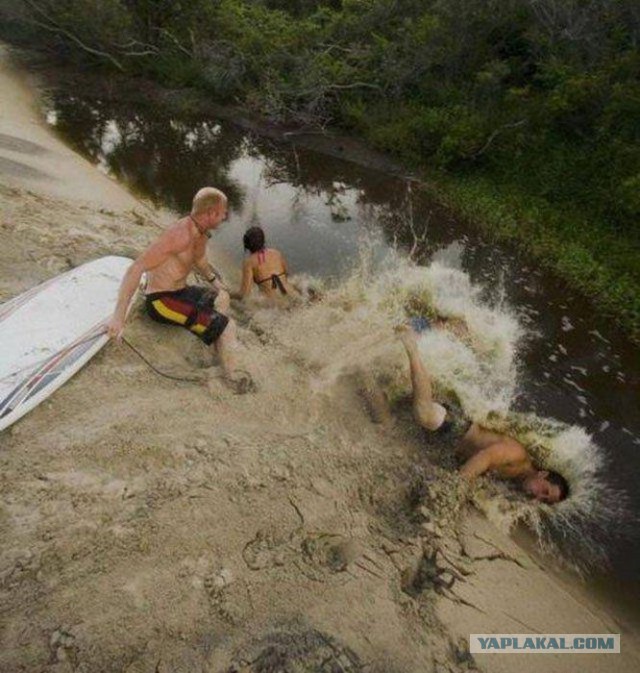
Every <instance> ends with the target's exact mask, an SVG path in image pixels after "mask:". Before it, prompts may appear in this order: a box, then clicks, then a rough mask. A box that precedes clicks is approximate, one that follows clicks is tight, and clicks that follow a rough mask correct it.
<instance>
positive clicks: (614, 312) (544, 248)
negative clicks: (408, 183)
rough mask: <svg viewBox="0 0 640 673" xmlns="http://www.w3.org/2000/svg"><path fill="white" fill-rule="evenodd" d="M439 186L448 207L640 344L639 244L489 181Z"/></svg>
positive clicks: (443, 180) (452, 179) (449, 180)
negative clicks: (534, 263) (548, 273)
mask: <svg viewBox="0 0 640 673" xmlns="http://www.w3.org/2000/svg"><path fill="white" fill-rule="evenodd" d="M436 186H437V189H438V198H440V199H441V200H442V201H444V203H445V204H446V205H447V206H448V207H450V208H451V209H453V210H454V211H456V212H457V213H459V214H460V215H462V216H463V217H465V219H467V220H470V221H471V222H473V223H474V224H476V225H478V226H479V227H480V228H481V229H483V230H484V231H486V232H487V233H489V234H492V235H495V236H496V238H498V239H501V240H507V241H511V242H513V243H515V244H516V245H517V246H518V247H519V248H520V249H522V250H524V251H526V252H527V253H529V254H531V255H533V256H534V257H536V258H537V259H538V260H539V261H540V263H541V264H542V265H543V266H545V267H547V268H549V269H551V270H552V271H554V272H555V273H557V274H558V275H559V276H560V277H561V278H562V279H563V280H565V281H566V282H567V284H568V285H569V286H571V287H572V288H575V289H577V290H579V291H580V292H582V293H583V294H585V295H587V296H588V297H590V298H591V299H592V300H593V302H594V305H595V306H596V307H597V308H598V309H599V311H601V312H602V313H603V314H604V315H607V316H610V317H611V318H612V319H614V321H615V322H616V323H618V324H619V325H620V326H621V327H622V328H623V329H624V330H625V331H627V332H628V333H629V336H630V338H631V339H632V340H633V341H634V342H636V343H640V241H638V240H637V239H634V238H633V237H631V236H628V235H626V236H625V235H623V234H618V235H616V234H614V233H612V231H611V230H610V229H609V228H607V227H606V226H605V224H604V223H598V222H597V221H594V220H592V219H590V218H588V217H587V216H585V214H584V213H580V212H579V211H576V212H571V213H569V212H565V211H563V210H561V209H560V208H558V207H557V206H554V205H552V204H549V203H548V202H546V201H545V200H544V199H540V198H536V197H532V196H531V195H528V194H526V193H523V192H522V191H521V190H519V189H517V188H514V187H509V186H499V185H498V184H497V181H495V180H491V179H490V178H488V177H486V176H477V175H476V176H471V177H469V176H459V175H458V176H440V177H439V178H437V179H436Z"/></svg>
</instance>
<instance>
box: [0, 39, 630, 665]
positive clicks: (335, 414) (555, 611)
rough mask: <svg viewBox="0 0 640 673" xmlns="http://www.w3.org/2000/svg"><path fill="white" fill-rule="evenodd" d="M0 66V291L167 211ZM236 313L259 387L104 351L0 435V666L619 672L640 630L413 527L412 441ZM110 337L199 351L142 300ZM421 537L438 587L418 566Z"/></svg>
mask: <svg viewBox="0 0 640 673" xmlns="http://www.w3.org/2000/svg"><path fill="white" fill-rule="evenodd" d="M0 57H1V59H2V60H1V62H0V86H1V87H2V89H1V90H2V92H3V96H2V102H1V103H0V194H1V195H2V199H1V205H0V244H1V245H0V278H1V279H2V280H1V285H0V299H5V298H8V297H10V296H13V295H15V294H17V293H19V292H21V291H22V290H24V289H26V288H28V287H31V286H32V285H34V284H36V283H37V282H40V281H42V280H44V279H45V278H48V277H50V276H52V275H54V274H56V273H59V272H61V271H63V270H65V269H67V268H69V266H75V265H77V264H80V263H82V262H84V261H87V260H88V259H92V258H95V257H97V256H100V255H104V254H128V255H133V254H135V253H136V251H138V250H140V249H141V248H142V247H143V246H144V245H145V244H146V243H147V242H148V241H149V240H151V238H152V237H153V236H154V235H155V233H156V232H157V229H156V228H155V226H154V225H153V224H152V223H151V217H154V218H156V219H158V220H159V221H162V220H163V219H164V218H165V217H166V216H167V214H166V213H165V214H156V213H150V212H149V211H148V209H147V207H146V206H145V205H144V204H141V203H140V202H139V201H137V200H136V199H135V198H134V197H133V196H131V195H130V194H129V193H128V192H127V191H126V190H125V189H124V188H123V187H122V186H120V185H118V184H116V183H114V182H113V181H112V180H110V179H108V178H107V177H105V176H104V175H102V174H101V173H100V172H99V171H98V170H97V169H96V168H94V167H93V166H91V165H90V164H88V163H87V162H86V161H84V160H83V159H81V158H80V157H78V156H77V155H75V154H74V153H73V152H71V151H70V150H69V149H68V148H66V147H65V146H64V145H63V144H62V143H60V142H59V141H58V140H57V139H56V138H55V136H53V135H52V134H51V133H50V131H49V130H48V129H47V128H46V127H45V125H44V124H43V123H42V122H41V120H40V117H39V114H38V111H37V106H36V102H37V101H36V99H35V98H34V96H33V95H32V93H31V91H32V88H31V87H30V86H26V85H25V83H24V75H23V74H22V73H16V72H15V71H13V70H12V68H11V66H10V64H9V63H8V60H7V53H6V51H3V52H1V54H0ZM213 244H214V246H215V240H214V242H213ZM215 261H216V262H218V261H219V258H218V257H217V256H215ZM223 264H224V262H223ZM239 318H240V321H241V323H242V327H241V330H240V336H241V340H242V342H243V347H244V357H245V358H246V359H247V360H248V361H249V364H250V365H251V366H252V368H253V369H254V370H255V372H256V375H257V379H258V383H259V385H260V390H259V392H258V393H257V394H255V395H251V396H235V395H233V394H231V393H230V392H229V391H228V390H227V389H226V388H224V387H223V386H221V385H218V384H217V383H216V381H215V379H214V381H213V383H212V385H211V386H209V387H207V386H205V385H197V384H186V383H185V384H182V383H175V382H171V381H167V380H164V379H160V378H158V377H157V376H156V375H155V374H153V373H152V372H151V371H150V370H149V369H148V368H147V367H146V366H145V365H144V364H143V363H142V362H141V361H140V360H139V359H137V358H136V357H135V355H133V354H132V353H131V352H130V351H128V350H126V349H125V348H123V347H117V346H114V345H110V346H108V347H107V348H106V349H105V350H104V351H103V352H102V353H101V354H99V355H98V356H97V357H96V358H95V359H94V360H93V361H92V362H91V363H90V364H89V365H88V366H87V367H85V368H84V369H83V370H82V372H80V373H79V374H78V375H77V376H76V377H75V378H74V379H72V380H71V381H70V382H69V383H68V384H66V385H65V386H64V387H63V388H62V389H61V390H60V391H58V392H57V393H56V394H55V395H54V396H53V397H51V398H50V400H49V401H47V402H45V403H44V404H42V405H41V406H40V407H38V408H37V409H36V410H35V411H33V412H32V413H30V414H29V415H28V416H26V417H25V418H24V419H23V420H21V421H20V422H19V423H18V424H16V425H15V426H14V428H13V429H12V430H11V432H7V433H4V434H3V435H2V436H0V480H1V481H0V490H1V492H2V506H1V509H0V538H1V539H2V548H1V549H0V604H1V605H2V630H1V633H0V644H1V646H0V670H3V671H4V670H6V671H18V670H24V671H45V670H46V671H52V672H56V673H58V672H60V673H62V672H67V671H83V672H85V673H88V672H90V671H100V672H101V673H102V672H107V671H114V672H115V671H118V672H123V673H124V672H127V673H142V672H145V673H146V672H147V671H149V672H150V673H151V672H153V671H157V672H160V673H165V672H168V671H185V672H186V671H196V670H198V671H199V670H202V671H211V672H212V673H218V672H223V671H231V670H235V671H244V672H245V673H248V672H254V673H257V672H258V671H259V670H261V671H266V670H274V671H275V670H281V669H282V668H283V664H282V660H283V659H286V657H289V660H290V662H291V660H295V661H297V662H298V664H296V665H297V666H298V667H297V668H294V667H293V664H290V666H289V669H290V670H296V671H298V670H299V671H325V670H332V671H345V672H346V671H364V670H366V671H378V672H379V673H394V672H397V673H401V672H403V673H414V672H415V673H423V672H424V671H431V670H434V671H439V672H442V671H459V670H475V669H480V670H486V671H497V672H501V671H505V672H507V671H521V670H525V671H531V672H533V671H543V670H544V671H550V670H552V671H567V672H569V671H574V670H576V667H577V666H580V669H581V670H583V671H593V672H596V671H601V670H603V669H604V667H605V666H607V667H609V666H615V668H616V670H617V671H619V673H623V672H624V671H636V670H638V668H639V667H640V655H639V653H640V644H639V643H638V633H637V625H631V624H625V623H618V622H616V619H615V618H614V617H613V616H612V615H608V614H606V613H605V612H604V611H602V610H601V609H600V608H599V607H598V606H596V605H595V603H593V602H592V601H591V600H590V599H589V597H588V595H587V593H586V592H585V591H583V590H582V589H581V588H579V587H577V586H573V587H568V586H565V585H564V584H562V583H560V581H558V580H557V579H554V578H553V577H552V576H551V575H550V574H549V572H547V571H546V570H545V569H544V568H542V567H540V566H539V565H538V563H537V562H535V561H534V560H533V559H532V558H530V557H529V556H527V555H526V554H525V553H524V552H523V551H522V550H521V549H520V548H518V547H517V546H516V545H515V544H513V543H512V542H511V541H510V540H509V539H508V538H506V537H505V536H503V535H501V534H500V533H499V532H497V531H496V530H495V529H494V528H493V527H492V526H491V525H489V524H488V523H487V522H486V521H485V520H484V519H482V518H481V517H479V516H478V515H474V514H472V513H469V515H468V516H467V517H466V521H465V524H464V526H463V527H462V529H461V530H460V531H459V535H457V536H456V537H455V538H454V537H451V538H449V537H447V536H445V537H444V538H442V537H439V535H438V534H437V531H435V532H434V531H433V530H431V529H429V527H424V526H421V521H420V519H419V517H415V516H414V510H415V509H416V508H417V507H418V504H417V503H415V502H412V500H411V495H412V489H411V485H412V483H413V482H414V481H415V477H416V466H420V470H419V476H420V475H423V476H424V475H426V476H427V477H428V475H429V466H428V465H425V464H424V458H423V457H422V456H421V454H420V442H421V441H423V440H422V438H421V437H420V436H418V435H417V434H415V433H414V434H412V432H410V431H406V430H404V429H403V428H402V427H400V428H396V429H395V430H393V431H388V432H382V431H380V430H379V429H378V428H377V427H376V426H373V425H372V424H371V423H370V422H369V419H368V417H367V415H366V413H365V410H364V408H363V405H362V402H361V400H360V398H359V397H358V395H357V392H356V390H355V388H354V386H353V385H351V382H350V381H349V380H348V379H338V380H337V381H336V382H335V383H334V384H333V385H332V386H331V387H330V388H328V387H326V386H319V385H317V381H318V378H319V377H318V367H319V366H322V361H321V359H322V357H325V358H327V362H330V360H331V353H330V352H326V353H319V354H317V358H316V361H315V362H313V363H311V362H310V361H309V360H308V359H307V358H306V353H305V349H304V348H303V347H301V346H300V345H296V339H295V338H292V339H291V340H290V341H288V340H286V339H282V338H276V337H275V336H274V335H273V334H272V333H270V332H269V330H268V329H267V328H264V327H263V328H262V329H257V326H256V324H255V322H252V321H249V320H248V318H246V317H243V316H239ZM283 320H285V318H283ZM286 320H294V319H293V318H291V317H287V318H286ZM264 324H266V325H267V326H268V320H267V321H266V322H265V323H264ZM291 329H292V332H291V334H292V337H293V336H296V335H297V338H298V340H299V333H296V332H295V324H294V323H292V327H291ZM128 335H129V337H130V339H131V340H132V342H134V343H135V344H136V345H138V346H139V347H140V348H141V349H142V350H144V352H145V354H146V355H147V356H148V357H149V358H150V359H151V360H152V361H153V362H155V363H159V364H161V366H162V367H164V368H165V369H167V370H178V369H179V370H181V371H186V372H188V373H190V374H193V375H194V376H198V375H201V374H202V375H203V365H205V364H209V363H208V362H207V359H206V355H205V352H204V350H203V349H202V348H200V346H199V344H198V343H196V342H195V341H193V340H192V339H191V337H190V336H189V335H187V334H182V333H181V332H178V331H175V330H172V329H170V328H162V327H161V326H158V325H154V324H151V323H150V322H148V321H147V320H146V319H145V318H144V317H143V316H141V315H140V314H139V312H138V313H136V314H135V315H134V317H133V319H132V321H131V324H130V327H129V329H128ZM318 359H319V360H320V362H318V361H317V360H318ZM423 473H424V474H423ZM436 548H440V549H441V552H440V554H439V555H437V556H436V559H435V560H436V563H437V566H438V567H439V568H445V569H447V572H448V574H445V575H444V576H443V577H445V578H446V579H447V580H450V578H451V577H453V576H454V575H452V571H455V573H456V574H457V579H455V581H454V583H453V585H452V587H451V589H447V588H446V587H443V586H442V585H440V584H439V582H438V581H437V580H435V579H434V578H435V577H436V572H435V568H431V571H432V572H431V571H430V570H429V566H428V563H427V561H428V559H429V558H430V555H431V554H432V552H433V550H434V549H436ZM442 551H444V553H445V556H443V555H442ZM425 564H427V565H425ZM419 567H422V568H426V571H425V572H424V573H423V577H425V578H426V579H425V580H424V581H422V582H420V589H421V591H418V592H415V591H414V592H411V591H410V592H409V593H407V591H406V590H403V587H404V589H406V588H407V586H408V584H415V582H414V579H415V577H416V573H415V570H416V568H419ZM470 632H474V633H477V632H480V633H487V632H512V633H523V632H525V633H528V632H546V633H565V632H566V633H607V632H614V633H617V632H622V634H623V635H622V654H621V655H609V658H608V659H606V660H605V659H603V656H604V655H599V656H591V657H580V658H579V659H576V657H574V656H566V655H564V656H561V655H546V656H534V655H520V656H518V657H515V656H493V657H488V656H486V657H483V656H480V657H476V658H475V660H473V659H472V658H470V657H469V656H468V655H467V653H466V651H465V642H468V634H469V633H470ZM576 656H577V655H576ZM278 657H280V659H278ZM278 661H280V664H279V665H280V668H278V667H277V666H278ZM303 662H305V663H303ZM323 662H324V663H323ZM327 662H329V663H331V664H332V665H333V668H327V667H326V666H328V663H327ZM321 665H324V666H325V668H321V667H320V666H321ZM232 666H235V668H232ZM260 666H262V668H260ZM268 666H271V668H269V667H268ZM289 669H287V670H289Z"/></svg>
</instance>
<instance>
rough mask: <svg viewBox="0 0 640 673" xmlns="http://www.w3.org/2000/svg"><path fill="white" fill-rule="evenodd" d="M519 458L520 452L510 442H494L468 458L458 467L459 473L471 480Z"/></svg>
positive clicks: (520, 457)
mask: <svg viewBox="0 0 640 673" xmlns="http://www.w3.org/2000/svg"><path fill="white" fill-rule="evenodd" d="M521 459H522V456H521V455H520V452H519V451H518V450H517V449H515V448H514V447H513V446H512V444H510V443H509V442H496V443H495V444H492V445H491V446H488V447H487V448H486V449H482V451H478V453H476V454H475V455H474V456H472V457H471V458H469V460H468V461H467V462H466V463H465V464H464V465H463V466H462V468H461V469H460V474H461V475H462V476H463V477H464V478H465V479H467V480H468V481H473V480H474V479H476V477H479V476H480V475H482V474H485V472H489V471H491V470H498V469H499V468H500V467H504V466H505V465H509V464H511V463H513V462H515V461H517V460H521Z"/></svg>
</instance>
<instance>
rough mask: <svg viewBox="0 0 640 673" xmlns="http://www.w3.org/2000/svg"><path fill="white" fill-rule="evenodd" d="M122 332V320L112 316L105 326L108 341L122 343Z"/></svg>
mask: <svg viewBox="0 0 640 673" xmlns="http://www.w3.org/2000/svg"><path fill="white" fill-rule="evenodd" d="M123 332H124V319H123V318H121V317H120V316H116V315H114V316H113V317H112V318H111V320H109V322H108V324H107V334H108V335H109V338H110V339H115V340H116V341H117V342H120V341H122V333H123Z"/></svg>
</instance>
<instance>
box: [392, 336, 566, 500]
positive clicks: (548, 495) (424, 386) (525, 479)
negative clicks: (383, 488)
mask: <svg viewBox="0 0 640 673" xmlns="http://www.w3.org/2000/svg"><path fill="white" fill-rule="evenodd" d="M398 332H399V335H400V340H401V341H402V343H403V345H404V347H405V349H406V351H407V355H408V356H409V369H410V372H411V384H412V387H413V411H414V415H415V418H416V420H417V421H418V423H419V424H420V425H421V426H422V427H423V428H425V429H426V430H429V431H431V432H434V433H438V434H439V435H441V436H443V437H447V438H448V439H450V440H451V441H452V442H453V443H454V444H455V450H456V453H457V454H458V455H459V456H460V458H462V459H463V460H465V463H464V465H463V466H462V468H461V469H460V474H461V475H462V476H463V477H464V478H465V479H467V480H469V481H472V480H473V479H475V478H476V477H479V476H480V475H482V474H486V473H492V474H495V475H496V476H498V477H501V478H503V479H513V480H516V481H517V482H518V483H519V486H520V487H521V488H522V490H523V491H524V492H525V493H527V494H528V495H530V496H531V497H533V498H535V499H536V500H539V501H540V502H545V503H548V504H552V503H557V502H560V501H561V500H564V499H565V498H566V497H567V496H568V495H569V485H568V483H567V481H566V479H565V478H564V477H563V476H562V475H560V474H558V473H557V472H552V471H548V470H539V469H538V468H537V467H536V466H535V465H534V464H533V462H532V460H531V458H530V456H529V454H528V453H527V450H526V449H525V448H524V446H523V445H522V444H520V442H518V441H516V440H515V439H514V438H513V437H509V436H507V435H501V434H499V433H497V432H492V431H490V430H487V429H485V428H483V427H481V426H480V425H478V424H477V423H474V422H473V421H471V420H469V419H465V418H464V417H463V415H462V414H461V410H459V409H454V408H453V405H451V406H449V407H447V406H443V405H442V404H438V402H436V401H435V400H434V399H433V397H432V389H431V378H430V376H429V373H428V372H427V369H426V367H425V366H424V363H423V362H422V358H421V357H420V353H419V351H418V342H417V334H416V332H415V331H414V330H413V329H412V328H411V327H410V326H403V327H401V328H400V329H399V330H398Z"/></svg>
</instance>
